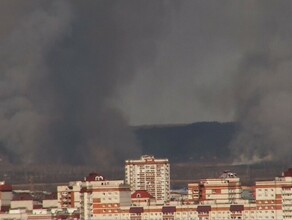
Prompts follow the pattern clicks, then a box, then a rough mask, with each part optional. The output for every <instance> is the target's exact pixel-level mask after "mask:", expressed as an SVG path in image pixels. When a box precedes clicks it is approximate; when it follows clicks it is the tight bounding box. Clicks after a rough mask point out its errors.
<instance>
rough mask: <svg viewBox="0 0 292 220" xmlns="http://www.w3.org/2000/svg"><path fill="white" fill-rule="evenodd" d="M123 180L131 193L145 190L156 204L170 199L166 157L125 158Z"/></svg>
mask: <svg viewBox="0 0 292 220" xmlns="http://www.w3.org/2000/svg"><path fill="white" fill-rule="evenodd" d="M125 181H126V183H127V184H129V185H130V188H131V191H132V193H134V192H135V191H136V190H147V191H148V192H149V193H150V194H151V195H152V196H153V197H154V198H155V199H156V202H157V204H164V203H165V202H166V201H169V199H170V165H169V162H168V159H156V158H154V156H149V155H144V156H142V157H141V158H140V159H139V160H126V163H125Z"/></svg>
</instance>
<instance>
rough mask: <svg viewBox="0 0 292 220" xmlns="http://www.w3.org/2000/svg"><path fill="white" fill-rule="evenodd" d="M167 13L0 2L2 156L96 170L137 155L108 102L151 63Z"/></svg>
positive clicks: (156, 8)
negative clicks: (84, 166)
mask: <svg viewBox="0 0 292 220" xmlns="http://www.w3.org/2000/svg"><path fill="white" fill-rule="evenodd" d="M162 6H164V7H162ZM170 8H171V7H168V6H167V4H166V5H165V4H164V3H163V2H157V3H150V2H149V1H139V2H133V1H123V2H114V1H107V0H106V1H90V2H89V1H88V2H87V1H86V2H85V1H51V0H48V1H34V0H29V1H17V0H16V1H14V0H7V1H5V0H4V1H1V3H0V12H1V13H0V14H1V15H0V16H1V19H0V20H1V21H0V34H1V39H0V58H1V59H0V60H1V61H0V70H1V76H0V140H1V149H2V150H1V151H2V153H3V152H4V153H6V154H7V155H9V157H10V160H11V161H12V162H20V163H26V164H30V163H67V164H96V165H103V166H107V165H108V164H115V163H118V164H120V163H121V162H122V161H123V160H124V159H125V158H129V157H133V156H136V155H138V154H139V151H140V148H139V146H138V145H137V143H136V141H135V138H134V136H133V134H132V132H131V130H130V129H129V127H128V123H127V120H126V119H125V117H124V116H123V115H122V113H121V112H120V111H119V110H117V108H115V107H114V106H113V105H112V104H111V99H112V98H113V97H114V96H115V95H116V93H117V89H118V88H119V87H122V86H124V85H126V84H128V83H129V82H130V81H131V80H132V77H133V75H134V73H135V71H136V70H137V68H140V67H143V66H145V65H147V64H149V63H151V62H153V59H155V47H156V43H157V42H158V41H159V40H160V39H161V38H162V37H163V35H164V34H165V31H167V28H165V27H167V20H168V19H167V18H168V16H169V12H168V11H169V10H170Z"/></svg>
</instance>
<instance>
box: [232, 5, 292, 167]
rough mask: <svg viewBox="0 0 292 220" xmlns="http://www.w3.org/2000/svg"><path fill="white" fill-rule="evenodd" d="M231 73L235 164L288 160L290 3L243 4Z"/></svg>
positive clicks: (290, 148)
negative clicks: (239, 39) (236, 61)
mask: <svg viewBox="0 0 292 220" xmlns="http://www.w3.org/2000/svg"><path fill="white" fill-rule="evenodd" d="M244 10H245V15H243V17H242V20H243V23H242V24H243V26H242V28H243V31H244V32H245V34H244V33H243V34H244V36H245V38H244V39H243V45H245V46H246V48H244V49H242V51H243V56H242V59H241V60H240V63H239V67H238V70H237V73H236V75H235V84H234V88H235V93H234V94H235V96H234V97H235V103H236V105H235V107H236V120H237V121H238V122H239V123H240V126H241V129H240V132H239V134H238V135H237V136H236V137H235V139H234V141H233V143H232V145H231V149H232V150H233V153H234V156H235V158H237V162H241V163H254V162H260V161H265V160H275V161H286V162H288V161H289V162H291V156H292V144H291V143H292V135H291V130H292V117H291V112H292V86H291V85H292V50H291V49H292V41H291V39H292V24H291V22H289V20H291V18H292V16H291V13H290V11H291V10H292V4H291V3H290V2H287V1H277V2H274V1H267V2H261V1H249V2H248V4H246V5H245V8H244Z"/></svg>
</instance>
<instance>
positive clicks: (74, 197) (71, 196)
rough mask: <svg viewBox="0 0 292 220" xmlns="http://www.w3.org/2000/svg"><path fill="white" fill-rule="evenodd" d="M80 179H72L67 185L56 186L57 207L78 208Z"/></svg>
mask: <svg viewBox="0 0 292 220" xmlns="http://www.w3.org/2000/svg"><path fill="white" fill-rule="evenodd" d="M81 185H82V181H74V182H73V181H72V182H69V184H68V185H65V186H58V187H57V199H58V207H59V208H80V190H81V187H82V186H81Z"/></svg>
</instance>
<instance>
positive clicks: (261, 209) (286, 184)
mask: <svg viewBox="0 0 292 220" xmlns="http://www.w3.org/2000/svg"><path fill="white" fill-rule="evenodd" d="M255 190H256V192H255V195H256V204H257V216H258V219H267V218H269V219H292V169H291V168H290V169H288V170H287V171H285V172H283V174H282V176H281V177H276V178H275V179H274V180H270V181H257V182H256V184H255Z"/></svg>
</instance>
